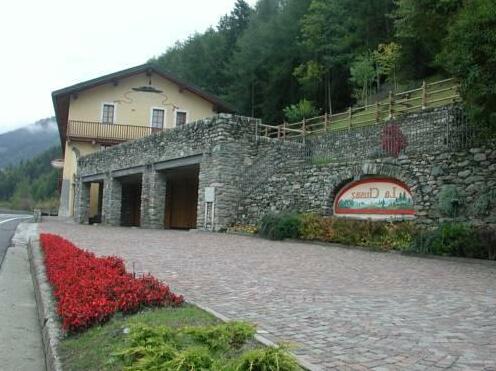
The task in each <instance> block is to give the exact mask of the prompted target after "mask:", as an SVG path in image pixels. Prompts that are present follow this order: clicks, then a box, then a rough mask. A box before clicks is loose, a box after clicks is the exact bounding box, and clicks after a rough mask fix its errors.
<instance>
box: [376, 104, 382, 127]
mask: <svg viewBox="0 0 496 371" xmlns="http://www.w3.org/2000/svg"><path fill="white" fill-rule="evenodd" d="M379 109H380V107H379V101H377V102H375V122H376V123H378V122H379V121H381V113H380V111H379Z"/></svg>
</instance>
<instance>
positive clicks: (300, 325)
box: [41, 220, 496, 371]
mask: <svg viewBox="0 0 496 371" xmlns="http://www.w3.org/2000/svg"><path fill="white" fill-rule="evenodd" d="M41 228H42V230H43V231H44V232H51V233H57V234H60V235H62V236H63V237H65V238H68V239H70V240H71V241H73V242H74V243H76V244H77V245H78V246H80V247H81V248H85V249H89V250H91V251H94V252H95V253H97V254H99V255H116V256H121V257H123V258H124V259H125V261H126V265H127V268H128V269H129V270H130V271H132V270H134V271H135V272H137V273H138V274H139V273H146V272H149V273H151V274H153V275H155V276H157V277H159V278H160V279H163V280H165V281H166V282H167V283H169V284H170V285H171V287H172V288H173V289H174V290H175V291H178V292H179V293H181V294H184V295H185V297H186V299H188V300H191V301H194V302H197V303H198V304H200V305H202V306H206V307H209V308H211V309H213V310H215V311H217V312H218V313H220V314H223V315H225V316H227V317H229V318H231V319H236V320H247V321H250V322H253V323H255V324H257V325H258V329H259V330H261V331H262V332H263V335H264V336H266V337H268V338H269V339H271V340H273V341H275V342H289V343H290V344H291V345H292V346H293V347H294V350H293V351H294V352H295V353H296V354H298V355H299V356H301V357H303V358H304V359H305V360H307V361H308V362H310V363H312V364H313V365H315V367H316V369H317V368H320V369H324V370H368V369H372V370H441V369H449V370H486V371H490V370H496V322H495V320H494V318H495V315H496V313H495V308H496V293H495V285H494V283H495V282H496V265H495V264H494V263H493V262H488V261H482V262H481V261H473V260H469V259H456V258H454V259H449V260H446V259H429V258H419V257H412V256H404V255H400V254H395V253H376V252H370V251H363V250H358V249H352V248H344V247H338V246H336V245H326V246H319V245H312V244H308V243H296V242H274V241H267V240H263V239H258V238H253V237H242V236H234V235H226V234H219V233H205V232H183V231H164V230H146V231H145V230H142V229H130V228H115V227H103V226H99V227H96V226H87V225H78V224H73V223H61V222H56V221H50V220H48V221H45V222H44V223H43V224H41Z"/></svg>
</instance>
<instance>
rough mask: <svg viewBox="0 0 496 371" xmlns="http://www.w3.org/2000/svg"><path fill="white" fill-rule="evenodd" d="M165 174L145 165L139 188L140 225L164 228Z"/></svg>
mask: <svg viewBox="0 0 496 371" xmlns="http://www.w3.org/2000/svg"><path fill="white" fill-rule="evenodd" d="M166 188H167V187H166V176H165V174H164V173H160V172H158V171H155V169H154V168H153V166H147V167H146V169H145V171H144V172H143V180H142V188H141V189H142V190H141V223H140V224H141V227H143V228H152V229H163V228H164V217H165V192H166Z"/></svg>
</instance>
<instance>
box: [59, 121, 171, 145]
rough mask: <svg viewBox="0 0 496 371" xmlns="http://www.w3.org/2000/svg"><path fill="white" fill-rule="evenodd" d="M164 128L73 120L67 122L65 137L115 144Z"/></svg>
mask: <svg viewBox="0 0 496 371" xmlns="http://www.w3.org/2000/svg"><path fill="white" fill-rule="evenodd" d="M162 130H165V129H156V128H151V127H150V126H148V125H147V126H139V125H122V124H105V123H102V122H92V121H73V120H69V122H68V124H67V139H70V140H78V141H85V142H95V143H101V144H117V143H122V142H126V141H128V140H133V139H138V138H142V137H146V136H147V135H150V134H152V133H155V132H157V131H162Z"/></svg>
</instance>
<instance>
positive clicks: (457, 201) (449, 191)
mask: <svg viewBox="0 0 496 371" xmlns="http://www.w3.org/2000/svg"><path fill="white" fill-rule="evenodd" d="M438 197H439V198H438V209H439V212H440V213H441V215H443V216H447V217H450V218H454V217H456V216H457V215H458V211H459V210H460V208H461V206H462V199H461V195H460V193H459V192H458V188H456V186H455V185H453V184H448V185H445V186H444V187H443V188H441V191H440V192H439V196H438Z"/></svg>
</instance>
